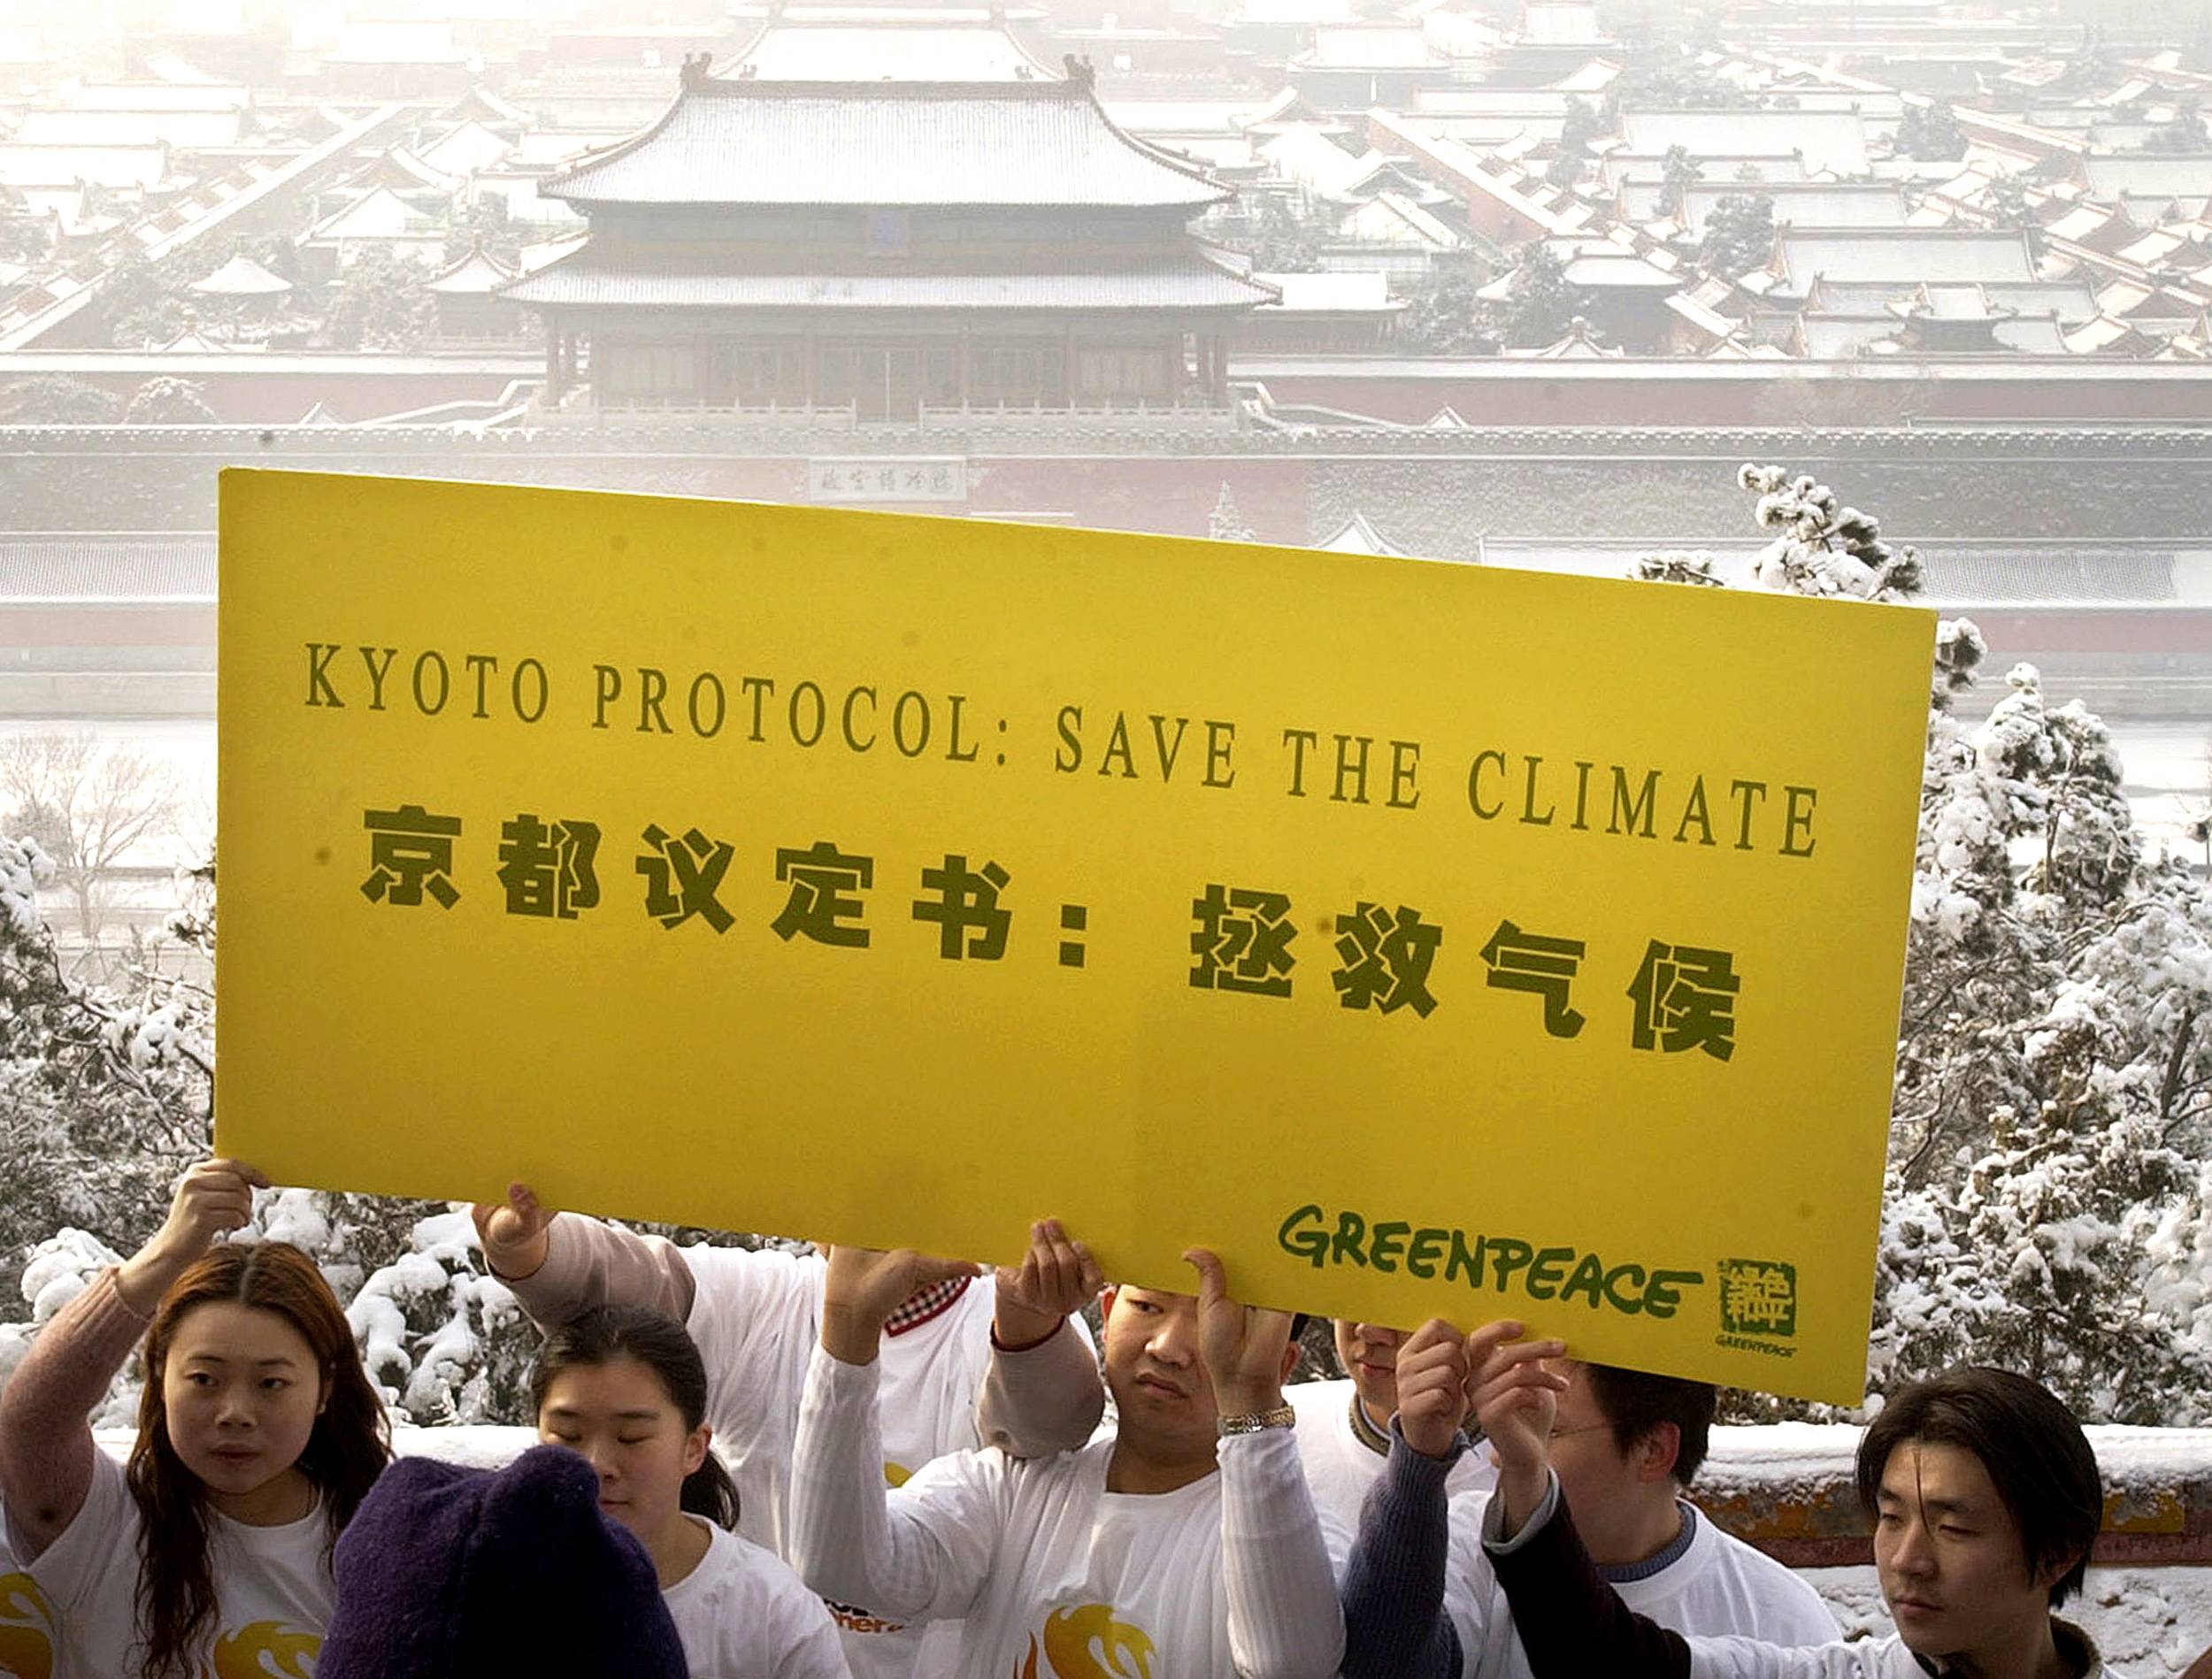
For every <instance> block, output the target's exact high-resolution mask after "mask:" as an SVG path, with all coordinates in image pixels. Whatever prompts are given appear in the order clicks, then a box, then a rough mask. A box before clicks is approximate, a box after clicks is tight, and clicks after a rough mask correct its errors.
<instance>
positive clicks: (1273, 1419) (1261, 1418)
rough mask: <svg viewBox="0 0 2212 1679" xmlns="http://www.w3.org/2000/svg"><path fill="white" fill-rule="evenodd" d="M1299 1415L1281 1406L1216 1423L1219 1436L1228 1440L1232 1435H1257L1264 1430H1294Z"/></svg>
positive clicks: (1249, 1412)
mask: <svg viewBox="0 0 2212 1679" xmlns="http://www.w3.org/2000/svg"><path fill="white" fill-rule="evenodd" d="M1297 1426H1298V1413H1297V1412H1295V1411H1294V1410H1292V1409H1291V1408H1290V1407H1288V1406H1287V1405H1279V1406H1277V1407H1275V1408H1274V1409H1273V1410H1271V1411H1247V1412H1246V1413H1244V1414H1243V1415H1241V1416H1225V1417H1221V1418H1218V1419H1217V1421H1216V1422H1215V1423H1214V1429H1215V1431H1216V1432H1217V1435H1218V1436H1219V1437H1221V1438H1223V1439H1227V1438H1228V1437H1230V1436H1231V1435H1232V1434H1257V1433H1258V1432H1259V1431H1260V1430H1262V1429H1294V1428H1296V1427H1297Z"/></svg>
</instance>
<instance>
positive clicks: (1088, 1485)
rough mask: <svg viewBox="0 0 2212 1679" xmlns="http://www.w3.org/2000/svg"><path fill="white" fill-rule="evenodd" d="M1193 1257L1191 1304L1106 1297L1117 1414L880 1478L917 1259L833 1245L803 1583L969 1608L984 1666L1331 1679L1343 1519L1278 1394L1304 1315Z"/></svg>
mask: <svg viewBox="0 0 2212 1679" xmlns="http://www.w3.org/2000/svg"><path fill="white" fill-rule="evenodd" d="M1187 1258H1188V1259H1189V1261H1190V1262H1191V1264H1192V1265H1193V1266H1194V1267H1195V1268H1196V1269H1197V1271H1198V1274H1199V1278H1200V1290H1199V1293H1198V1295H1197V1297H1196V1298H1195V1299H1194V1298H1193V1297H1191V1296H1189V1295H1185V1294H1171V1293H1166V1292H1162V1291H1160V1290H1156V1289H1139V1288H1126V1287H1125V1288H1121V1289H1118V1290H1117V1291H1115V1292H1113V1293H1112V1294H1111V1295H1110V1297H1109V1299H1108V1303H1107V1307H1106V1327H1105V1336H1104V1340H1105V1365H1106V1381H1107V1384H1108V1386H1109V1387H1110V1390H1111V1391H1112V1393H1113V1397H1114V1402H1115V1407H1116V1412H1117V1416H1116V1422H1115V1425H1114V1427H1113V1429H1112V1430H1109V1431H1102V1433H1101V1434H1100V1435H1099V1437H1097V1438H1096V1439H1094V1441H1092V1443H1091V1444H1090V1445H1087V1446H1086V1447H1085V1448H1084V1449H1083V1450H1081V1451H1080V1452H1071V1453H1063V1454H1061V1455H1059V1456H1057V1457H1054V1458H1046V1459H1034V1460H1027V1461H1017V1460H1013V1459H1011V1458H1010V1457H1008V1456H1007V1455H1006V1453H1003V1452H1002V1451H998V1450H995V1449H991V1450H985V1451H980V1452H966V1453H958V1454H956V1455H955V1456H952V1457H948V1458H941V1459H940V1460H938V1461H937V1462H935V1463H934V1464H932V1465H931V1466H930V1467H929V1468H926V1469H925V1470H923V1471H922V1473H921V1474H919V1475H918V1476H915V1477H914V1478H913V1479H912V1480H911V1481H910V1482H908V1483H906V1484H905V1485H904V1486H902V1487H899V1488H896V1489H887V1488H886V1487H885V1486H884V1484H883V1482H882V1478H881V1477H880V1476H879V1475H877V1474H876V1472H875V1464H876V1462H877V1461H878V1460H879V1456H880V1448H879V1445H878V1444H877V1430H878V1427H879V1421H878V1416H879V1407H878V1395H879V1387H880V1385H881V1360H880V1359H879V1356H878V1354H879V1348H880V1346H881V1344H882V1325H883V1323H884V1322H885V1320H886V1318H887V1315H888V1314H889V1313H890V1312H891V1311H892V1310H893V1308H894V1307H895V1306H896V1304H897V1303H898V1301H899V1300H901V1299H903V1298H904V1297H905V1296H906V1295H907V1293H908V1292H910V1289H911V1288H912V1286H913V1284H914V1283H915V1281H916V1280H917V1278H918V1276H919V1275H920V1274H921V1272H920V1269H919V1267H920V1265H921V1263H922V1262H921V1261H918V1260H917V1259H916V1257H915V1256H914V1255H913V1254H911V1253H864V1252H860V1251H858V1250H849V1249H844V1248H840V1249H838V1250H837V1251H836V1252H835V1253H833V1255H832V1258H831V1261H830V1276H829V1282H828V1292H827V1298H826V1304H825V1307H824V1311H823V1315H822V1345H821V1346H820V1348H819V1349H818V1351H817V1352H816V1353H815V1355H814V1362H813V1365H812V1368H810V1370H809V1371H808V1373H807V1393H806V1405H805V1408H804V1410H803V1413H802V1414H801V1417H800V1422H799V1440H798V1460H797V1465H796V1468H795V1471H794V1475H793V1481H794V1486H793V1498H792V1528H793V1552H794V1555H793V1560H794V1562H795V1566H796V1567H797V1568H798V1570H799V1573H800V1576H801V1577H802V1578H803V1579H804V1580H805V1581H806V1582H807V1583H808V1584H810V1585H811V1586H812V1587H814V1589H815V1590H816V1591H820V1592H822V1593H824V1594H825V1595H826V1596H828V1597H832V1598H848V1599H851V1600H854V1601H857V1602H862V1603H866V1604H869V1605H872V1606H873V1607H874V1608H875V1609H876V1610H878V1611H879V1613H881V1614H888V1615H892V1616H895V1617H896V1618H898V1619H900V1620H913V1621H929V1620H933V1619H936V1618H939V1617H956V1618H959V1619H960V1620H961V1621H962V1643H961V1652H960V1662H959V1671H960V1673H961V1674H962V1675H972V1676H973V1679H1084V1675H1095V1674H1097V1673H1099V1672H1101V1671H1102V1670H1103V1671H1109V1672H1113V1673H1123V1672H1133V1673H1134V1672H1141V1673H1153V1674H1158V1675H1163V1679H1233V1675H1234V1676H1236V1679H1332V1675H1334V1674H1335V1673H1336V1672H1337V1668H1338V1664H1339V1660H1340V1657H1341V1656H1342V1654H1343V1649H1344V1628H1343V1621H1342V1618H1341V1616H1340V1614H1339V1611H1338V1607H1337V1598H1336V1584H1335V1574H1334V1563H1333V1557H1334V1555H1337V1554H1340V1553H1341V1548H1342V1535H1341V1533H1340V1532H1338V1533H1335V1534H1334V1539H1335V1543H1334V1545H1332V1543H1331V1538H1330V1537H1328V1535H1329V1532H1331V1531H1333V1529H1328V1530H1326V1531H1325V1524H1324V1522H1323V1521H1322V1520H1321V1519H1319V1518H1317V1516H1316V1514H1315V1513H1314V1508H1313V1502H1312V1499H1311V1497H1310V1494H1309V1493H1308V1491H1307V1489H1306V1480H1305V1476H1304V1473H1303V1471H1302V1469H1301V1468H1300V1467H1299V1462H1298V1451H1297V1443H1296V1439H1295V1437H1294V1432H1293V1428H1292V1423H1293V1418H1292V1415H1291V1413H1290V1410H1289V1407H1286V1406H1285V1405H1284V1404H1283V1388H1282V1384H1283V1381H1284V1379H1285V1377H1286V1376H1288V1375H1289V1373H1290V1369H1291V1366H1292V1364H1293V1362H1294V1360H1295V1356H1296V1354H1295V1352H1294V1348H1293V1347H1292V1345H1291V1338H1290V1330H1291V1322H1292V1320H1291V1318H1290V1316H1289V1315H1288V1314H1286V1313H1282V1312H1268V1311H1259V1310H1255V1309H1250V1308H1248V1307H1242V1306H1240V1305H1238V1304H1237V1303H1236V1302H1235V1301H1234V1300H1233V1299H1230V1298H1229V1297H1228V1294H1227V1290H1226V1281H1225V1276H1224V1275H1223V1272H1222V1268H1221V1263H1220V1261H1218V1260H1217V1258H1216V1257H1215V1256H1214V1255H1213V1254H1211V1253H1207V1252H1205V1251H1203V1250H1202V1249H1193V1250H1192V1251H1191V1252H1190V1253H1189V1254H1188V1255H1187Z"/></svg>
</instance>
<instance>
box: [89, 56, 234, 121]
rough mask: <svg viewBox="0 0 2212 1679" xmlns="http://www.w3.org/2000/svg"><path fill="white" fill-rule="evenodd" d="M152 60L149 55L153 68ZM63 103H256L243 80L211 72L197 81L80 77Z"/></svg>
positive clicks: (214, 107)
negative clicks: (225, 78)
mask: <svg viewBox="0 0 2212 1679" xmlns="http://www.w3.org/2000/svg"><path fill="white" fill-rule="evenodd" d="M152 64H153V61H152V60H149V61H148V68H149V69H151V68H152ZM186 67H187V68H189V66H186ZM195 74H197V73H196V72H195ZM62 103H64V104H66V105H70V106H72V107H73V108H74V109H76V110H78V111H223V110H241V109H243V108H244V107H246V106H248V105H250V104H251V103H253V89H252V88H249V87H248V86H246V84H245V83H244V82H242V81H218V80H215V79H214V78H213V77H204V78H202V79H201V80H197V81H174V80H170V79H169V78H167V77H165V76H157V77H154V78H152V79H150V80H143V81H81V82H79V83H78V84H77V85H76V86H75V87H73V88H68V89H66V90H65V92H64V94H63V96H62Z"/></svg>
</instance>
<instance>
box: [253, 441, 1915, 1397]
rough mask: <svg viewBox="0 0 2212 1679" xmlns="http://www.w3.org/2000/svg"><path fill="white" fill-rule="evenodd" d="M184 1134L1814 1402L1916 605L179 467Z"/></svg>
mask: <svg viewBox="0 0 2212 1679" xmlns="http://www.w3.org/2000/svg"><path fill="white" fill-rule="evenodd" d="M221 583H222V596H221V598H222V617H221V660H222V664H221V759H220V774H221V811H220V816H221V832H222V917H221V950H220V961H219V970H218V971H219V1011H220V1012H219V1018H220V1021H221V1042H220V1049H221V1056H220V1062H219V1100H218V1107H217V1112H218V1115H219V1131H220V1134H221V1136H220V1146H222V1148H223V1149H224V1150H226V1151H227V1152H231V1153H235V1154H240V1155H242V1156H243V1157H245V1158H247V1159H250V1160H252V1161H256V1162H257V1163H258V1164H259V1165H261V1166H262V1167H263V1168H264V1169H266V1170H268V1171H270V1172H271V1173H272V1174H273V1176H274V1177H276V1178H277V1179H278V1180H279V1181H281V1182H289V1183H303V1184H326V1185H331V1186H342V1187H345V1188H349V1189H354V1190H360V1191H369V1192H388V1193H396V1194H412V1195H427V1196H436V1197H461V1196H469V1197H478V1198H484V1197H495V1196H496V1195H498V1194H500V1193H501V1192H503V1187H504V1185H505V1184H507V1183H508V1182H509V1181H510V1180H511V1179H513V1178H524V1179H526V1180H528V1181H530V1182H532V1183H534V1184H535V1185H536V1186H537V1188H538V1189H539V1190H540V1192H541V1194H542V1195H543V1196H544V1197H545V1199H546V1200H548V1201H549V1203H551V1204H554V1205H559V1206H568V1207H580V1208H588V1209H593V1210H596V1211H601V1212H604V1213H609V1214H613V1215H629V1216H635V1217H647V1218H663V1219H672V1220H680V1221H684V1222H688V1223H701V1224H708V1225H718V1226H724V1227H730V1228H737V1229H748V1230H774V1231H780V1232H788V1233H794V1234H801V1235H810V1236H816V1237H821V1238H834V1239H840V1240H850V1241H856V1242H862V1243H867V1244H871V1245H878V1246H882V1245H915V1246H923V1247H926V1248H929V1249H933V1250H935V1251H939V1252H944V1253H959V1254H964V1255H971V1256H974V1257H977V1258H986V1259H998V1260H1007V1259H1010V1258H1012V1257H1013V1256H1014V1255H1016V1254H1017V1253H1018V1252H1019V1251H1020V1247H1021V1244H1022V1241H1023V1239H1024V1231H1025V1224H1026V1222H1027V1221H1028V1220H1029V1219H1030V1218H1032V1217H1034V1216H1041V1215H1046V1214H1056V1215H1060V1216H1062V1217H1064V1219H1065V1220H1066V1221H1067V1222H1068V1223H1069V1225H1070V1227H1071V1229H1072V1230H1075V1231H1076V1232H1077V1233H1079V1234H1081V1235H1084V1236H1086V1237H1087V1238H1089V1239H1090V1241H1091V1242H1092V1243H1093V1244H1094V1246H1095V1247H1096V1248H1097V1250H1098V1251H1099V1253H1100V1255H1101V1257H1102V1261H1103V1263H1104V1264H1105V1266H1106V1268H1107V1269H1108V1272H1109V1274H1110V1275H1112V1276H1117V1277H1118V1278H1122V1279H1125V1280H1128V1281H1133V1282H1139V1283H1144V1284H1153V1285H1157V1286H1166V1287H1180V1286H1187V1284H1188V1279H1189V1276H1190V1273H1189V1272H1188V1270H1187V1268H1186V1267H1185V1266H1184V1265H1183V1264H1182V1263H1181V1261H1180V1260H1179V1254H1180V1253H1181V1252H1182V1251H1183V1250H1184V1248H1185V1247H1187V1246H1190V1245H1193V1244H1204V1245H1208V1246H1213V1247H1215V1248H1217V1249H1218V1250H1219V1251H1220V1252H1221V1253H1223V1254H1224V1255H1225V1258H1226V1260H1227V1262H1228V1266H1229V1271H1230V1276H1231V1279H1232V1283H1233V1286H1235V1287H1236V1289H1237V1290H1238V1292H1240V1295H1241V1296H1243V1297H1244V1298H1246V1299H1249V1300H1251V1301H1254V1302H1256V1303H1262V1304H1271V1305H1278V1306H1283V1307H1302V1308H1306V1309H1310V1310H1315V1311H1320V1312H1329V1313H1334V1314H1337V1315H1354V1316H1358V1317H1362V1318H1365V1319H1369V1320H1371V1321H1379V1322H1395V1323H1412V1322H1418V1321H1419V1320H1421V1319H1423V1318H1425V1317H1426V1316H1428V1315H1432V1314H1441V1315H1446V1316H1448V1317H1451V1318H1453V1319H1454V1320H1455V1321H1457V1322H1462V1323H1466V1324H1472V1323H1474V1322H1479V1321H1482V1320H1485V1319H1487V1318H1490V1317H1493V1316H1496V1315H1515V1316H1518V1317H1522V1318H1524V1319H1525V1320H1526V1321H1527V1322H1530V1323H1531V1324H1532V1325H1533V1326H1534V1327H1536V1328H1537V1329H1539V1330H1543V1331H1558V1332H1561V1333H1563V1334H1564V1335H1565V1336H1566V1337H1567V1338H1569V1340H1570V1341H1571V1343H1572V1344H1573V1345H1574V1346H1575V1347H1576V1349H1577V1350H1578V1352H1580V1353H1585V1354H1586V1355H1587V1356H1590V1357H1593V1358H1598V1359H1602V1360H1607V1361H1616V1362H1620V1363H1625V1364H1631V1365H1637V1366H1641V1367H1645V1368H1661V1369H1667V1370H1672V1371H1676V1372H1678V1373H1681V1374H1685V1375H1689V1376H1700V1377H1705V1378H1710V1379H1713V1380H1717V1381H1722V1382H1731V1383H1740V1384H1745V1385H1748V1386H1753V1387H1759V1388H1765V1389H1770V1390H1776V1391H1785V1392H1793V1393H1801V1394H1805V1395H1809V1396H1815V1397H1820V1398H1825V1399H1856V1398H1857V1397H1858V1396H1859V1393H1860V1391H1861V1384H1862V1375H1863V1354H1864V1348H1865V1336H1866V1330H1867V1323H1868V1314H1869V1303H1870V1293H1871V1287H1872V1256H1873V1243H1874V1238H1875V1230H1876V1226H1877V1217H1878V1197H1879V1190H1880V1179H1881V1168H1882V1158H1883V1149H1884V1142H1885V1137H1886V1115H1887V1110H1888V1100H1889V1086H1890V1074H1891V1065H1892V1059H1893V1046H1894V1042H1895V1031H1896V1019H1897V1005H1898V993H1899V985H1900V979H1901V971H1902V963H1903V948H1904V934H1905V921H1906V901H1907V893H1908V886H1909V877H1910V872H1911V862H1912V847H1913V837H1914V816H1915V809H1916V798H1917V793H1918V787H1919V764H1920V758H1921V748H1922V740H1923V734H1924V726H1925V703H1926V692H1927V678H1928V668H1929V657H1930V648H1931V644H1932V629H1933V619H1932V615H1930V614H1928V613H1925V612H1921V611H1916V610H1908V609H1899V608H1890V607H1871V606H1866V605H1863V604H1845V603H1829V602H1810V601H1803V600H1795V599H1779V598H1774V597H1769V596H1756V595H1750V594H1735V593H1732V592H1723V591H1719V590H1704V589H1690V588H1679V587H1667V586H1658V585H1652V584H1634V583H1627V582H1607V581H1594V580H1588V579H1571V578H1562V577H1550V576H1539V575H1533V574H1529V573H1523V572H1515V571H1492V570H1485V569H1481V568H1475V567H1463V566H1452V565H1442V564H1436V563H1425V562H1418V561H1398V560H1378V559H1371V558H1364V557H1352V556H1338V555H1330V554H1322V553H1314V552H1310V551H1304V550H1295V549H1275V548H1256V547H1240V546H1231V545H1225V544H1217V543H1210V542H1202V541H1195V540H1174V539H1169V538H1158V537H1141V536H1127V535H1112V534H1107V533H1097V532H1089V531H1073V530H1061V529H1046V528H1035V527H1028V526H1021V525H993V524H987V523H967V522H961V521H956V520H941V519H928V518H918V517H896V516H889V515H879V514H869V513H861V512H852V511H843V510H829V509H809V508H790V507H769V506H749V505H733V504H726V503H717V502H700V501H681V500H664V499H657V498H649V497H641V496H625V495H599V494H588V493H582V492H569V491H555V490H543V489H531V488H516V487H489V486H472V485H456V484H442V483H433V482H419V481H402V480H385V479H367V478H349V477H330V476H323V475H317V474H306V473H297V474H295V473H279V472H230V473H227V474H226V475H225V476H224V479H223V491H222V579H221Z"/></svg>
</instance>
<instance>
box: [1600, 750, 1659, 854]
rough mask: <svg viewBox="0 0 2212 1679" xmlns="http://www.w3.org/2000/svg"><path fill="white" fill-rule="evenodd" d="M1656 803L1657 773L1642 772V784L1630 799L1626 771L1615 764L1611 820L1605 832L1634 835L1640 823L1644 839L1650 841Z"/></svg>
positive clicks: (1652, 771) (1657, 797)
mask: <svg viewBox="0 0 2212 1679" xmlns="http://www.w3.org/2000/svg"><path fill="white" fill-rule="evenodd" d="M1658 802H1659V772H1658V771H1657V770H1645V771H1644V784H1643V786H1641V787H1640V788H1639V789H1638V790H1637V793H1636V796H1635V797H1634V798H1631V797H1630V796H1629V793H1628V771H1627V770H1624V769H1623V768H1621V766H1620V765H1619V764H1615V765H1614V766H1613V819H1612V820H1611V821H1610V822H1609V823H1607V824H1605V831H1606V832H1608V833H1622V832H1627V833H1634V832H1637V827H1636V824H1637V823H1638V822H1641V823H1642V824H1643V830H1642V832H1643V836H1644V838H1645V839H1652V838H1653V837H1654V835H1653V833H1652V832H1651V816H1652V810H1653V808H1654V807H1655V806H1656V805H1657V804H1658ZM1624 816H1625V817H1626V818H1627V820H1626V822H1625V823H1624V822H1623V820H1622V818H1623V817H1624Z"/></svg>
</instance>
